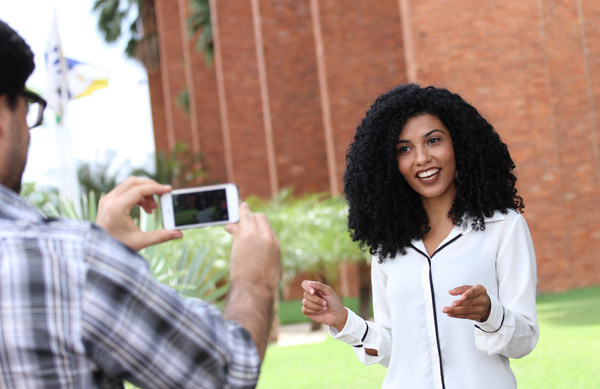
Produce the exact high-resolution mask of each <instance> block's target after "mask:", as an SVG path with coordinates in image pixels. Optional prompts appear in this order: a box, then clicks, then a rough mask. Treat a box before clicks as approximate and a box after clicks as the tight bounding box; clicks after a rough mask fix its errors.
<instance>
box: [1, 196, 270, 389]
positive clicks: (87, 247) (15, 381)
mask: <svg viewBox="0 0 600 389" xmlns="http://www.w3.org/2000/svg"><path fill="white" fill-rule="evenodd" d="M259 372H260V359H259V356H258V353H257V351H256V348H255V346H254V343H253V341H252V339H251V338H250V336H249V334H248V332H247V331H246V330H244V329H243V328H242V327H241V326H240V325H239V324H237V323H235V322H232V321H226V320H224V319H223V318H222V317H221V315H220V313H219V311H218V310H216V309H215V308H214V307H213V306H211V305H209V304H207V303H205V302H203V301H200V300H195V299H183V298H182V297H180V296H179V295H178V294H176V293H175V292H173V291H172V290H171V289H169V288H167V287H165V286H163V285H161V284H159V283H157V281H156V280H155V279H154V278H153V276H152V274H151V272H150V270H149V268H148V265H147V263H146V261H145V260H144V259H143V258H142V257H141V256H139V255H138V254H137V253H135V252H133V251H132V250H130V249H128V248H127V247H125V246H123V245H122V244H120V243H119V242H117V241H116V240H114V239H112V238H111V237H110V236H109V235H108V234H107V233H105V232H104V231H103V230H101V229H100V228H99V227H97V226H95V225H93V224H89V223H80V222H73V221H69V220H63V219H46V218H45V217H44V216H42V215H41V214H40V213H39V212H38V211H37V210H36V209H35V208H33V207H31V206H30V205H29V204H28V203H26V202H25V201H23V200H22V199H20V198H19V197H18V196H17V195H16V194H15V193H14V192H13V191H10V190H8V189H7V188H5V187H4V186H2V185H0V387H2V388H36V389H37V388H114V387H122V386H123V381H130V382H132V383H133V384H135V385H137V386H140V387H149V388H164V387H171V388H184V387H191V388H230V387H253V386H255V385H256V382H257V380H258V375H259Z"/></svg>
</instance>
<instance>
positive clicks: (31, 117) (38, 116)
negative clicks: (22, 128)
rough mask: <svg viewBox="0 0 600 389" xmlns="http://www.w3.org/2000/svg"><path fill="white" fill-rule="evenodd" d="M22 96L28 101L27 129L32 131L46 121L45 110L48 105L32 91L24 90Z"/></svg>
mask: <svg viewBox="0 0 600 389" xmlns="http://www.w3.org/2000/svg"><path fill="white" fill-rule="evenodd" d="M21 94H22V95H23V96H25V98H26V99H27V127H29V129H30V130H31V129H32V128H35V127H37V126H39V125H40V124H42V122H43V121H44V109H46V105H47V104H48V103H46V100H44V99H43V98H42V96H40V95H38V94H37V93H34V92H32V91H30V90H24V91H23V92H22V93H21Z"/></svg>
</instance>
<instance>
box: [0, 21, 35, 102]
mask: <svg viewBox="0 0 600 389" xmlns="http://www.w3.org/2000/svg"><path fill="white" fill-rule="evenodd" d="M34 68H35V64H34V61H33V52H32V51H31V48H30V47H29V45H28V44H27V43H26V42H25V41H24V40H23V38H21V36H19V34H18V33H17V32H16V31H15V30H13V29H12V28H11V27H10V26H9V25H8V24H6V23H5V22H4V21H2V20H0V95H6V96H7V99H8V103H9V106H10V108H12V109H14V108H15V107H16V104H17V96H18V95H19V94H20V93H21V92H23V90H24V89H25V82H26V81H27V79H28V78H29V76H30V75H31V73H33V69H34Z"/></svg>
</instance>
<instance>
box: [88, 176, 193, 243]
mask: <svg viewBox="0 0 600 389" xmlns="http://www.w3.org/2000/svg"><path fill="white" fill-rule="evenodd" d="M170 191H171V187H170V186H168V185H161V184H159V183H157V182H156V181H154V180H151V179H149V178H141V177H129V178H127V179H126V180H125V181H123V182H122V183H120V184H119V185H117V186H116V187H115V188H114V189H113V190H111V191H110V192H109V193H108V194H106V195H105V196H104V197H102V199H100V203H99V204H98V216H97V217H96V224H98V225H99V226H100V227H102V228H103V229H104V230H105V231H106V232H108V233H109V234H110V235H112V237H113V238H115V239H117V240H118V241H120V242H121V243H123V244H124V245H126V246H128V247H130V248H131V249H133V250H135V251H138V250H141V249H143V248H144V247H148V246H151V245H153V244H157V243H162V242H166V241H169V240H172V239H179V238H181V237H182V236H183V235H182V233H181V231H172V230H163V229H161V230H156V231H140V229H139V228H138V227H137V226H136V225H135V223H134V222H133V220H132V219H131V215H130V213H129V212H130V211H131V208H133V207H134V206H136V205H139V206H140V207H141V208H143V210H144V211H145V212H146V213H152V211H154V210H155V209H156V208H158V204H156V200H155V199H154V195H161V194H164V193H167V192H170Z"/></svg>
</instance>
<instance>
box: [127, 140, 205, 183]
mask: <svg viewBox="0 0 600 389" xmlns="http://www.w3.org/2000/svg"><path fill="white" fill-rule="evenodd" d="M203 161H204V155H203V154H202V153H194V152H193V151H192V150H190V146H189V145H188V144H186V143H182V142H177V143H176V144H175V147H174V148H173V150H172V151H171V152H170V153H167V152H165V151H160V152H158V153H157V154H156V158H155V166H154V171H149V170H147V169H134V170H132V172H131V174H132V175H135V176H145V177H149V178H152V179H153V180H155V181H157V182H161V183H168V184H172V185H174V186H176V187H186V186H190V185H192V184H195V183H197V182H198V179H199V178H202V177H204V176H205V175H206V171H205V170H204V169H203V168H202V162H203Z"/></svg>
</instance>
